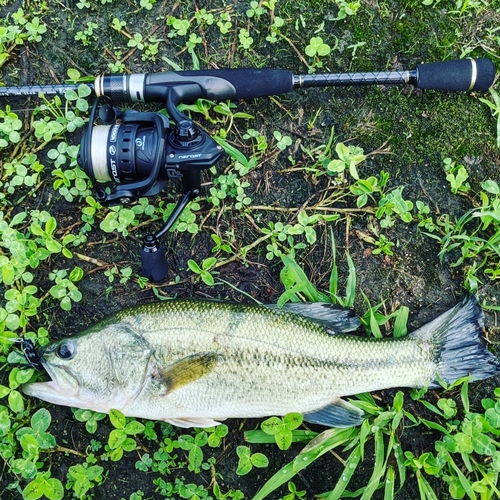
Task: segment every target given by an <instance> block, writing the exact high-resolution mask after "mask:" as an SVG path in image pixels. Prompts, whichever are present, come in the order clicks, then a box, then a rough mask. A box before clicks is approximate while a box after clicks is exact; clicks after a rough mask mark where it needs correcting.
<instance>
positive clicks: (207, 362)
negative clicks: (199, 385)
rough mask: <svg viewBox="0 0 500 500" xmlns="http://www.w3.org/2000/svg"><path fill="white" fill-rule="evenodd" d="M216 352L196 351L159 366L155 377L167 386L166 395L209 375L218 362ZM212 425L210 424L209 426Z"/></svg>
mask: <svg viewBox="0 0 500 500" xmlns="http://www.w3.org/2000/svg"><path fill="white" fill-rule="evenodd" d="M218 358H219V356H218V354H217V353H215V352H204V353H196V354H192V355H191V356H186V357H185V358H182V359H180V360H179V361H176V362H175V363H172V364H171V365H168V366H167V367H164V368H159V369H158V371H157V372H156V373H155V374H154V376H153V378H154V379H155V380H156V382H158V383H160V384H162V385H163V386H164V387H165V395H167V394H169V393H171V392H172V391H175V390H176V389H179V388H181V387H183V386H185V385H188V384H190V383H191V382H195V381H196V380H198V379H200V378H201V377H204V376H205V375H208V374H209V373H210V372H211V371H212V370H213V369H214V368H215V366H216V365H217V363H218ZM209 427H210V426H209Z"/></svg>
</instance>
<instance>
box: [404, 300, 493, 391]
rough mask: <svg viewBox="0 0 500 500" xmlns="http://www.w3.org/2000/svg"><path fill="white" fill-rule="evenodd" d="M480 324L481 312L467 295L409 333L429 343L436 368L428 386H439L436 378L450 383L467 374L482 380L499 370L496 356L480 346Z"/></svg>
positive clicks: (481, 341)
mask: <svg viewBox="0 0 500 500" xmlns="http://www.w3.org/2000/svg"><path fill="white" fill-rule="evenodd" d="M483 327H484V315H483V311H482V309H481V308H480V307H479V305H478V303H477V300H476V298H475V297H474V296H472V295H470V296H466V297H465V298H464V299H463V300H462V301H461V302H459V303H458V304H457V305H456V306H455V307H453V308H452V309H450V310H449V311H447V312H445V313H443V314H441V316H438V317H437V318H436V319H435V320H434V321H431V322H430V323H427V324H426V325H424V326H423V327H422V328H420V329H418V330H416V331H415V332H412V333H411V334H410V335H411V336H412V337H415V338H417V339H422V340H424V341H427V342H430V343H431V346H432V349H433V354H434V357H435V362H436V365H437V370H436V374H435V377H434V380H432V381H431V382H430V384H429V386H428V387H429V388H438V387H441V384H440V383H439V382H440V381H444V382H446V383H447V384H453V383H454V382H456V381H457V380H459V379H460V378H462V377H467V376H468V375H470V380H471V381H474V380H484V379H486V378H489V377H491V376H493V375H495V374H497V373H498V372H499V371H500V362H499V360H498V358H497V357H496V356H495V355H494V354H492V353H490V352H489V351H488V350H487V349H486V348H485V346H484V342H483Z"/></svg>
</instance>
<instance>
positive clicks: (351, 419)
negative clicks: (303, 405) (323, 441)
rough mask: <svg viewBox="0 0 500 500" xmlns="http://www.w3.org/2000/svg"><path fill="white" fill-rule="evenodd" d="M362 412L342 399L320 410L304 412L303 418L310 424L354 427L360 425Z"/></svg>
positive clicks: (337, 399)
mask: <svg viewBox="0 0 500 500" xmlns="http://www.w3.org/2000/svg"><path fill="white" fill-rule="evenodd" d="M363 415H364V412H363V410H360V409H359V408H357V407H356V406H354V405H353V404H351V403H348V402H347V401H344V400H343V399H340V398H336V399H335V401H334V402H333V403H331V404H329V405H328V406H325V407H324V408H321V409H320V410H316V411H313V412H310V413H305V414H304V420H305V421H306V422H309V423H310V424H319V425H325V426H327V427H354V426H356V425H360V424H361V423H362V422H363V420H364V418H363Z"/></svg>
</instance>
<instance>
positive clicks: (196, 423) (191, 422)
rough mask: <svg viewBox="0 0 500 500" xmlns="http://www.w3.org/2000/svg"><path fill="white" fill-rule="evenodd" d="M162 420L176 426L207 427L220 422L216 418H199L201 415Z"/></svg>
mask: <svg viewBox="0 0 500 500" xmlns="http://www.w3.org/2000/svg"><path fill="white" fill-rule="evenodd" d="M163 420H164V422H167V423H168V424H172V425H175V426H176V427H183V428H189V427H199V428H202V429H204V428H207V427H215V426H216V425H220V424H221V422H218V421H217V420H212V419H211V418H201V417H186V418H164V419H163Z"/></svg>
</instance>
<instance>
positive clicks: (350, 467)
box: [326, 444, 361, 500]
mask: <svg viewBox="0 0 500 500" xmlns="http://www.w3.org/2000/svg"><path fill="white" fill-rule="evenodd" d="M360 461H361V445H360V444H358V446H356V448H354V450H353V451H352V452H351V454H350V455H349V458H348V459H347V460H346V463H345V467H344V470H343V471H342V475H341V476H340V479H339V480H338V482H337V484H336V486H335V488H334V489H333V490H332V491H331V492H330V494H329V495H328V496H327V497H326V500H338V499H339V498H341V497H342V494H343V493H344V490H345V489H346V488H347V485H348V484H349V481H350V480H351V478H352V476H353V475H354V472H356V468H357V467H358V465H359V462H360Z"/></svg>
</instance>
